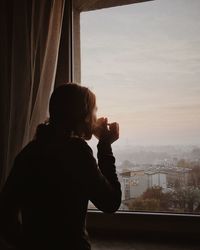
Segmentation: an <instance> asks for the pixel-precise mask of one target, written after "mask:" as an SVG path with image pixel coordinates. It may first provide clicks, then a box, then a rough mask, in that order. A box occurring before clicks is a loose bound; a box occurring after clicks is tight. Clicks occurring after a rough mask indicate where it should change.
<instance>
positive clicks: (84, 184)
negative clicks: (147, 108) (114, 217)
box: [1, 138, 121, 250]
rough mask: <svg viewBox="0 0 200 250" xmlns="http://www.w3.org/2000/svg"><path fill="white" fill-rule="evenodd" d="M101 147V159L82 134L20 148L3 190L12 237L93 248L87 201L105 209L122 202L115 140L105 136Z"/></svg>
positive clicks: (27, 244)
mask: <svg viewBox="0 0 200 250" xmlns="http://www.w3.org/2000/svg"><path fill="white" fill-rule="evenodd" d="M97 148H98V154H97V157H98V165H97V162H96V160H95V158H94V156H93V153H92V150H91V148H90V147H89V146H88V144H87V143H86V142H85V141H84V140H83V139H80V138H65V139H59V140H53V141H50V142H48V143H47V142H41V141H39V140H33V141H31V142H30V143H29V144H28V145H27V146H26V147H25V148H24V149H23V150H22V151H21V152H20V153H19V154H18V156H17V157H16V159H15V161H14V166H13V168H12V171H11V174H10V176H9V177H8V180H7V182H6V184H5V186H4V189H3V191H2V193H1V210H2V211H1V215H2V214H4V216H3V219H1V220H2V221H3V222H2V225H4V229H3V231H4V232H6V233H5V235H7V238H10V239H9V240H10V241H11V242H14V244H15V243H16V244H17V245H19V246H20V248H22V249H29V250H30V249H34V250H36V249H37V250H38V249H42V250H47V249H59V250H67V249H70V250H89V249H91V246H90V242H89V238H88V234H87V231H86V212H87V206H88V201H89V200H90V201H92V203H93V204H94V205H95V206H96V207H97V208H98V209H99V210H101V211H103V212H106V213H113V212H115V211H116V210H117V209H118V208H119V206H120V203H121V186H120V183H119V181H118V178H117V174H116V168H115V158H114V156H113V154H112V149H111V145H110V144H109V142H107V141H105V140H104V141H103V140H102V141H100V142H99V143H98V145H97ZM19 211H21V217H22V225H20V224H19V223H18V220H17V215H18V213H19ZM1 231H2V229H1Z"/></svg>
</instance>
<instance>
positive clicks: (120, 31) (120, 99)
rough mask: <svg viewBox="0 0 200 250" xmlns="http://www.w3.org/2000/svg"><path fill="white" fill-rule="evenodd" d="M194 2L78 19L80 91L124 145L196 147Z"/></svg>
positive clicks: (199, 92) (198, 27)
mask: <svg viewBox="0 0 200 250" xmlns="http://www.w3.org/2000/svg"><path fill="white" fill-rule="evenodd" d="M199 13H200V1H199V0H155V1H152V2H146V3H140V4H133V5H127V6H123V7H116V8H109V9H104V10H98V11H91V12H86V13H82V14H81V47H82V48H81V49H82V52H81V57H82V58H81V61H82V64H81V67H82V84H83V85H86V86H88V87H90V88H91V89H92V90H93V91H94V92H95V93H96V96H97V105H98V115H99V116H107V117H108V118H109V121H111V122H112V121H118V122H119V123H120V132H121V139H120V141H119V142H118V143H128V144H130V143H131V144H143V145H144V144H200V14H199Z"/></svg>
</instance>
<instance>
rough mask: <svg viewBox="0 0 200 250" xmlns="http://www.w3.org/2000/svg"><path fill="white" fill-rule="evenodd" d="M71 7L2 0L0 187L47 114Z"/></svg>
mask: <svg viewBox="0 0 200 250" xmlns="http://www.w3.org/2000/svg"><path fill="white" fill-rule="evenodd" d="M66 2H69V1H66ZM66 8H69V4H66V3H65V0H59V1H58V0H42V1H38V0H32V1H31V0H30V1H27V0H20V1H17V0H13V1H6V0H2V1H0V25H1V26H0V28H1V30H0V34H1V39H0V48H1V50H0V53H1V55H0V66H1V73H0V178H1V179H0V184H1V186H2V185H3V184H4V182H5V180H6V178H7V176H8V174H9V172H10V169H11V167H12V162H13V159H14V157H15V156H16V154H17V153H18V152H19V151H20V150H21V148H22V147H23V146H24V145H25V144H27V143H28V141H29V140H31V139H32V137H33V135H34V133H35V129H36V127H37V125H38V123H40V122H43V121H44V120H45V119H46V117H47V115H48V113H47V110H48V101H49V97H50V94H51V92H52V90H53V88H54V81H55V76H56V74H57V61H58V55H59V47H60V41H61V34H62V26H63V15H65V14H64V13H66ZM65 19H66V20H67V18H65ZM67 46H68V44H66V47H67ZM59 61H62V60H60V59H59ZM66 80H67V79H66Z"/></svg>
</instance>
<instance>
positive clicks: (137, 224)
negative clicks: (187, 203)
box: [70, 0, 200, 240]
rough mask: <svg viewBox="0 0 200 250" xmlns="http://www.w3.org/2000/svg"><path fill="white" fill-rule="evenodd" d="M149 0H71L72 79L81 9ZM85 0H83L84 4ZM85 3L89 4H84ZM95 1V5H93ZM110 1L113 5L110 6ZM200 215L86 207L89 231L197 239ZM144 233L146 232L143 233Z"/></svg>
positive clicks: (76, 74)
mask: <svg viewBox="0 0 200 250" xmlns="http://www.w3.org/2000/svg"><path fill="white" fill-rule="evenodd" d="M145 1H152V0H135V1H134V0H112V1H110V2H112V4H110V5H109V4H108V5H109V6H106V3H108V1H105V0H103V1H102V0H101V4H100V1H99V0H88V1H83V0H74V1H73V0H72V10H71V11H72V22H71V25H72V26H71V37H72V42H71V51H72V53H71V60H70V61H71V64H72V65H71V69H72V82H77V83H81V51H80V50H81V44H80V43H81V42H80V13H81V12H82V11H91V10H95V6H96V9H99V8H100V9H101V8H104V6H103V4H105V7H113V6H122V5H126V4H133V3H139V2H145ZM83 3H84V4H83ZM87 3H88V4H87ZM95 3H96V5H95ZM111 5H112V6H111ZM199 228H200V215H198V214H187V213H184V214H180V213H164V212H143V211H117V212H116V213H114V214H107V213H102V212H101V211H99V210H93V209H88V212H87V229H88V231H89V233H90V234H91V235H93V234H97V235H99V234H100V235H113V234H114V235H120V237H121V236H122V235H126V236H130V237H132V236H135V235H142V237H144V235H149V236H151V235H152V234H155V233H156V235H159V236H160V237H162V236H164V237H170V239H172V238H174V237H175V238H178V237H181V239H183V237H186V236H187V237H186V238H187V239H192V240H199V232H200V229H199ZM144 233H145V234H144Z"/></svg>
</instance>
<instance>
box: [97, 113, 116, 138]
mask: <svg viewBox="0 0 200 250" xmlns="http://www.w3.org/2000/svg"><path fill="white" fill-rule="evenodd" d="M93 134H94V136H95V137H96V138H97V139H99V140H101V139H106V140H108V141H109V142H110V143H113V142H114V141H116V140H118V139H119V124H118V123H117V122H113V123H109V124H108V119H107V118H104V117H101V118H99V119H98V120H97V122H96V125H95V127H94V130H93Z"/></svg>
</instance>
